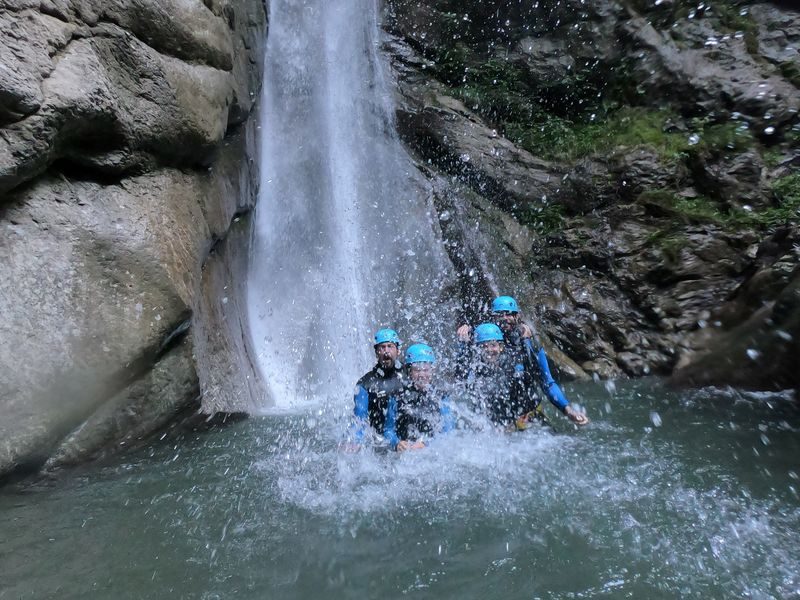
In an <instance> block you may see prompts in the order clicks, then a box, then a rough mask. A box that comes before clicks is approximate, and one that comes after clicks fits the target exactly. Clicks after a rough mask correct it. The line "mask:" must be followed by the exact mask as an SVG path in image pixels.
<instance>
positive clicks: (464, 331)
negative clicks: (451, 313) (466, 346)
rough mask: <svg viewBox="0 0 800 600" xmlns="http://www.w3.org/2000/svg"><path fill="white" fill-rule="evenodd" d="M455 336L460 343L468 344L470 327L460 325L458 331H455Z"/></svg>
mask: <svg viewBox="0 0 800 600" xmlns="http://www.w3.org/2000/svg"><path fill="white" fill-rule="evenodd" d="M456 335H457V336H458V339H459V340H461V341H462V342H468V341H469V338H470V336H471V335H472V327H470V326H469V325H462V326H461V327H459V328H458V329H456Z"/></svg>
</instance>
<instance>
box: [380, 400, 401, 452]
mask: <svg viewBox="0 0 800 600" xmlns="http://www.w3.org/2000/svg"><path fill="white" fill-rule="evenodd" d="M383 437H384V438H385V439H386V441H387V442H389V446H390V447H391V448H392V450H396V449H397V444H398V443H399V442H400V438H399V437H398V436H397V397H396V396H391V397H390V398H389V406H388V407H387V408H386V421H385V422H384V424H383Z"/></svg>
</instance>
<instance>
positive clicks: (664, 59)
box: [386, 0, 800, 389]
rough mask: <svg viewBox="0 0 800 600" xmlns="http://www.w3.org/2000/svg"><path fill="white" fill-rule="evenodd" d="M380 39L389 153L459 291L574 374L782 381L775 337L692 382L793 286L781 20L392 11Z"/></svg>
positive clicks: (506, 8) (736, 5)
mask: <svg viewBox="0 0 800 600" xmlns="http://www.w3.org/2000/svg"><path fill="white" fill-rule="evenodd" d="M656 5H657V6H656ZM386 29H387V32H388V33H389V39H388V42H387V49H388V51H389V52H390V53H391V55H392V59H393V60H392V62H393V68H394V72H395V75H396V77H397V80H398V89H399V100H400V102H399V104H400V108H399V109H398V114H397V121H398V127H399V130H400V132H401V136H402V137H403V139H404V141H405V142H406V143H407V145H408V146H409V148H410V149H411V151H412V152H413V153H414V154H416V155H417V157H418V158H419V167H420V169H421V170H423V172H425V173H427V174H428V176H429V178H430V180H431V182H432V185H433V186H434V189H435V190H437V194H438V197H440V204H442V206H445V207H446V209H447V216H448V219H449V222H448V224H447V231H448V232H449V234H448V235H451V236H453V237H454V239H455V240H456V241H457V242H458V244H453V245H452V246H451V247H452V248H453V250H452V252H453V253H454V254H456V253H457V254H458V256H457V257H455V258H457V259H458V260H459V261H460V263H461V264H462V265H464V268H465V269H466V271H465V274H464V278H465V279H469V278H472V279H474V278H475V275H474V274H475V273H481V274H482V278H481V281H482V283H480V284H473V285H471V286H465V287H464V289H465V290H472V292H474V291H475V290H479V292H478V293H483V294H484V295H486V294H491V293H492V292H493V291H508V292H512V293H516V294H517V295H519V296H520V297H521V298H522V299H523V301H524V303H525V305H526V306H527V307H528V309H529V316H531V317H532V318H534V319H535V320H536V321H537V322H538V324H539V326H540V328H541V330H542V334H543V336H544V337H545V338H546V339H552V342H553V343H554V345H555V346H557V347H559V348H560V349H562V350H563V351H564V352H565V353H566V355H567V356H568V357H570V358H571V359H572V361H565V363H564V364H565V365H567V366H566V369H567V370H571V371H572V372H575V373H577V374H578V375H581V374H584V373H588V374H594V375H596V376H600V377H616V376H620V375H629V376H639V375H644V374H649V373H660V374H664V375H668V374H671V373H673V372H676V368H677V367H683V366H684V365H686V366H687V369H679V370H678V371H677V372H676V373H684V374H686V373H689V372H691V377H688V378H687V377H683V376H680V377H679V376H677V375H676V381H677V380H678V379H680V378H681V377H683V379H681V380H682V381H687V380H691V381H692V382H694V383H698V384H701V383H714V384H724V383H725V382H726V380H725V376H724V375H721V373H725V372H730V371H733V370H737V371H739V372H747V373H749V375H750V377H749V379H748V377H737V378H736V382H737V384H739V385H744V386H750V387H755V388H770V389H772V388H784V387H798V385H800V382H798V379H797V377H798V375H797V373H796V372H795V371H796V369H794V368H790V367H789V365H790V363H791V359H790V358H789V354H788V350H787V348H788V347H789V346H791V344H792V343H794V344H795V345H796V343H797V342H793V341H792V342H787V340H789V339H790V340H796V339H798V338H800V331H794V330H792V331H784V330H781V331H782V332H783V333H782V335H772V336H768V335H767V336H764V337H763V338H762V337H758V336H753V335H750V337H749V338H748V337H747V335H745V336H744V339H752V340H753V344H756V342H757V343H758V347H757V348H756V347H755V346H754V347H753V348H750V350H752V351H751V352H747V351H746V350H747V348H745V350H742V349H741V348H738V347H737V349H736V352H738V354H732V355H724V354H720V355H719V356H718V357H717V358H718V360H719V361H721V362H723V363H724V364H726V365H728V369H727V371H726V369H717V370H715V371H714V373H713V374H712V373H711V371H710V370H708V369H706V370H705V373H708V376H707V377H705V378H704V376H703V373H702V372H699V371H692V368H691V364H693V363H695V362H697V359H698V357H699V356H701V355H704V354H706V353H709V352H711V351H712V349H713V348H715V347H716V346H715V344H716V341H715V340H717V339H721V338H722V337H723V336H728V335H731V332H736V331H737V330H738V329H739V328H742V327H745V325H746V327H747V328H748V331H751V330H753V329H754V328H755V329H758V327H759V325H758V324H757V323H756V324H754V322H753V319H756V320H760V321H759V322H760V323H761V325H760V327H762V328H763V329H769V325H768V324H767V320H768V319H769V318H770V316H769V315H770V314H771V312H770V311H771V309H772V307H773V306H774V305H776V303H778V304H780V302H779V299H780V298H784V296H782V295H781V294H784V290H787V289H790V287H791V285H793V283H792V282H793V281H796V280H797V278H798V276H799V275H798V269H797V265H798V259H799V258H800V251H799V250H798V243H800V233H798V225H799V224H800V212H799V211H800V190H799V189H798V183H799V182H800V179H798V175H797V166H798V165H800V152H799V151H798V146H799V145H800V121H799V120H798V109H799V108H800V93H798V89H797V84H798V77H797V73H798V68H799V67H800V58H798V54H797V51H796V50H792V48H796V44H797V42H798V41H800V13H798V12H797V11H796V9H792V8H789V7H787V6H786V5H785V4H783V5H782V4H780V3H769V2H758V3H745V2H735V1H733V0H724V1H722V0H720V1H717V2H711V3H701V4H700V5H698V4H697V3H690V2H684V1H683V0H673V1H665V2H659V3H653V2H639V1H638V0H602V1H600V2H591V3H587V2H582V1H580V0H560V1H556V0H540V1H539V2H535V3H517V2H509V1H502V0H495V1H491V2H455V1H452V2H451V1H446V0H439V1H433V0H431V1H428V2H418V1H416V0H413V1H412V0H392V1H390V2H389V3H388V5H387V18H386ZM453 215H457V216H458V218H455V219H454V217H453ZM459 218H460V219H462V221H463V222H462V225H461V226H460V227H459V226H458V223H454V222H453V220H455V221H458V219H459ZM475 222H477V223H478V224H479V227H478V231H477V232H476V231H474V226H471V224H474V223H475ZM457 248H458V249H457ZM470 273H471V274H472V275H470ZM754 279H755V280H756V281H760V282H769V284H768V285H766V284H765V285H763V286H756V285H754V284H753V283H752V282H753V281H754ZM786 294H788V296H787V298H788V300H787V299H786V298H784V299H783V300H782V302H783V304H780V305H781V306H784V308H783V310H784V311H787V310H788V311H789V312H791V310H789V309H788V308H786V306H792V304H791V298H792V297H793V296H791V294H789V293H788V292H786ZM478 304H479V302H474V301H473V299H471V298H465V310H466V311H467V312H468V313H469V312H470V310H471V309H470V306H475V305H478ZM792 310H800V305H794V309H792ZM789 321H791V319H789ZM787 322H788V321H787ZM743 335H744V334H743ZM787 344H788V346H787ZM746 345H747V344H745V346H746ZM756 353H758V356H769V357H771V358H770V359H769V360H765V361H764V362H770V361H771V362H770V364H772V365H774V366H773V367H771V368H769V369H765V368H764V366H763V364H761V363H760V362H759V361H754V360H753V359H752V357H753V356H755V355H756ZM731 381H733V379H731Z"/></svg>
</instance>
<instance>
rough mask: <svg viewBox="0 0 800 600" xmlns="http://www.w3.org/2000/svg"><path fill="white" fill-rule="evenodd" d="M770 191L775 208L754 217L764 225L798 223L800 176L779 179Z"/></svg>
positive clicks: (799, 215)
mask: <svg viewBox="0 0 800 600" xmlns="http://www.w3.org/2000/svg"><path fill="white" fill-rule="evenodd" d="M771 189H772V194H773V195H774V196H775V200H776V202H777V206H774V207H770V208H768V209H766V210H764V211H761V212H759V213H756V214H755V215H754V216H757V217H759V220H760V221H761V222H762V223H764V224H766V225H779V224H783V223H798V222H800V174H797V173H795V174H793V175H787V176H786V177H781V178H780V179H778V180H777V181H775V182H774V183H773V184H772V186H771Z"/></svg>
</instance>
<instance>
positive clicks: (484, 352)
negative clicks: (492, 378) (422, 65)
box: [480, 340, 503, 365]
mask: <svg viewBox="0 0 800 600" xmlns="http://www.w3.org/2000/svg"><path fill="white" fill-rule="evenodd" d="M480 349H481V356H483V360H484V361H485V362H487V363H489V364H490V365H493V364H496V363H497V361H498V359H499V358H500V354H501V353H502V352H503V344H501V343H500V342H498V341H497V340H489V341H488V342H483V343H482V344H481V345H480Z"/></svg>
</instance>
